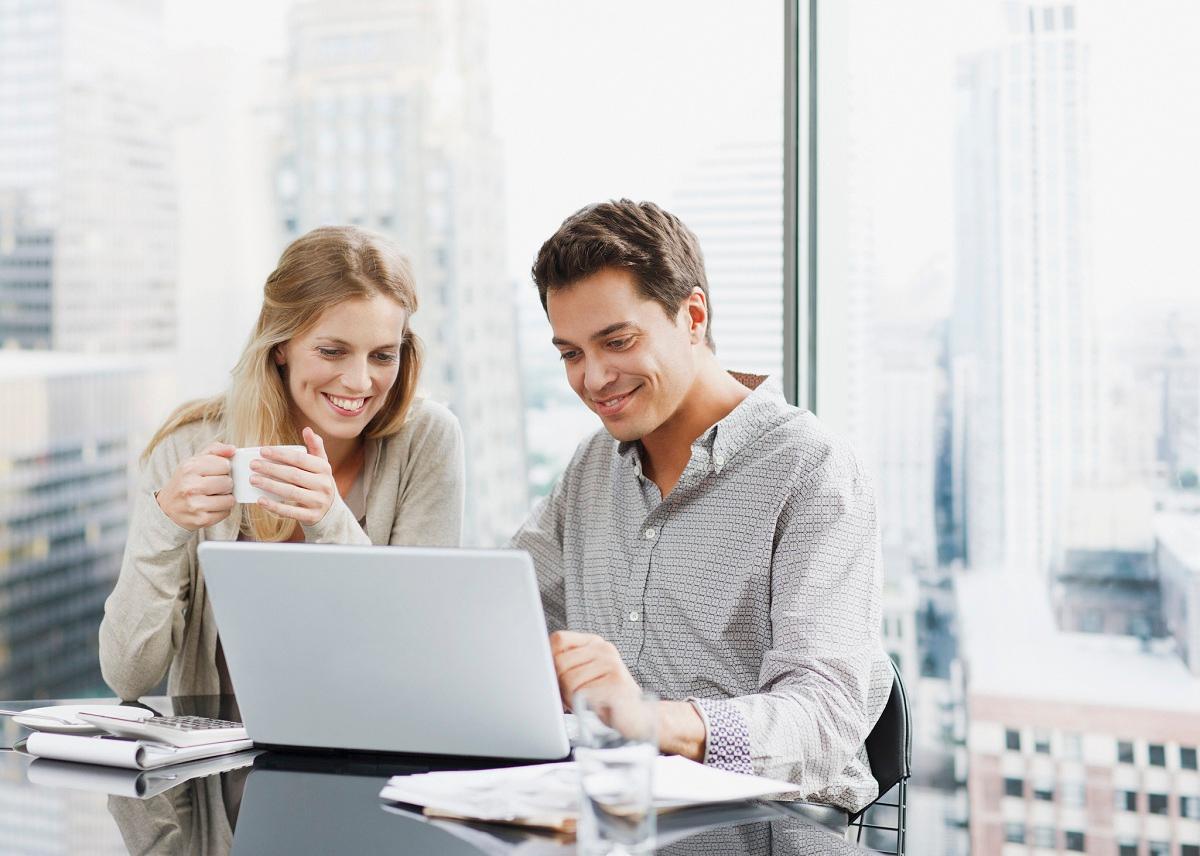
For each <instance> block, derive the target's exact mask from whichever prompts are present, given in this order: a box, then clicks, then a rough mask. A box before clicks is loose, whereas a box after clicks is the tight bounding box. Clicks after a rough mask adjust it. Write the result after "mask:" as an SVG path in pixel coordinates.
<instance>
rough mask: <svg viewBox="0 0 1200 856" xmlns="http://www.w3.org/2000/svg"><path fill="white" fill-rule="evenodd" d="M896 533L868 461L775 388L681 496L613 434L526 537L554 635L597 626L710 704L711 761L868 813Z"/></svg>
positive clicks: (887, 672) (654, 676)
mask: <svg viewBox="0 0 1200 856" xmlns="http://www.w3.org/2000/svg"><path fill="white" fill-rule="evenodd" d="M755 380H761V378H756V379H755ZM878 542H879V538H878V528H877V526H876V520H875V501H874V495H873V493H872V489H871V485H870V483H869V480H868V479H867V477H866V476H865V474H864V473H863V471H862V469H861V468H860V467H859V465H858V462H857V461H856V459H855V458H854V455H853V454H852V453H851V451H850V450H849V448H848V447H847V446H846V444H845V443H844V442H843V441H842V440H840V439H838V438H837V437H835V436H833V435H832V434H830V433H829V432H828V431H826V430H825V428H823V427H822V426H821V424H820V423H819V422H818V421H817V419H816V417H814V416H813V415H812V414H811V413H809V412H807V411H802V410H799V409H797V408H796V407H793V406H791V405H789V404H787V402H786V401H785V400H784V399H783V396H782V395H781V394H780V392H779V386H778V384H777V383H772V382H768V383H763V384H761V385H760V386H758V388H757V389H755V390H754V391H753V392H752V393H751V394H750V395H749V396H748V397H747V398H746V399H745V400H744V401H743V402H742V403H741V404H740V405H739V406H738V407H737V408H735V409H734V410H733V412H731V413H730V414H729V415H728V416H726V417H725V418H724V419H722V420H721V421H720V422H718V423H717V424H716V425H714V426H713V427H712V428H710V429H709V430H708V431H706V432H704V434H702V435H701V436H700V437H699V438H697V439H696V441H695V442H694V443H693V444H692V455H691V460H690V461H689V462H688V465H687V467H686V468H685V469H684V471H683V475H682V476H681V477H680V479H679V482H678V484H677V485H676V486H675V488H674V489H673V490H672V491H671V492H670V494H668V496H667V498H666V499H665V500H664V499H663V498H662V496H661V494H660V492H659V490H658V487H657V485H655V484H654V482H653V481H651V480H650V479H649V478H647V477H646V476H644V475H643V474H642V468H641V457H640V445H639V444H638V443H618V442H617V441H616V440H615V439H614V438H613V437H612V436H611V435H610V434H608V432H607V431H604V430H600V431H598V432H597V433H596V434H594V435H593V436H592V437H590V438H589V439H588V440H585V441H584V442H583V443H582V444H580V446H579V448H578V450H577V451H576V452H575V456H574V457H573V458H572V460H571V463H570V464H569V465H568V467H567V469H566V471H565V472H564V473H563V475H562V478H561V479H560V480H559V482H558V484H557V485H555V487H554V490H553V491H552V492H551V493H550V495H549V496H548V497H546V498H545V499H544V500H543V501H542V502H541V504H539V505H538V507H537V508H535V509H534V511H533V513H532V514H531V515H530V517H529V519H528V520H527V521H526V523H525V525H524V526H523V527H522V528H521V530H520V531H519V532H518V533H517V534H516V536H514V538H513V542H512V544H513V546H514V547H517V548H520V549H524V550H528V551H529V552H530V554H531V555H532V556H533V560H534V565H535V567H536V569H537V576H538V583H539V585H540V588H541V594H542V603H543V606H544V608H545V612H546V621H547V624H548V625H549V628H550V630H559V629H570V630H576V631H582V632H587V633H596V634H598V635H600V636H602V637H604V638H605V639H608V640H609V641H611V642H612V643H614V644H615V645H616V647H617V650H618V651H619V652H620V654H621V657H622V659H623V660H624V661H625V664H626V665H627V666H628V667H629V670H630V672H631V673H632V675H633V677H634V679H635V680H636V681H637V682H638V683H639V684H641V685H642V686H643V687H644V688H646V689H649V690H653V691H655V692H657V693H658V694H659V695H660V696H662V697H663V698H673V699H691V700H692V701H693V704H694V705H695V706H696V709H697V710H698V711H699V712H700V715H701V717H702V718H703V719H704V721H705V726H706V728H707V730H708V737H707V749H706V757H705V759H704V760H705V763H708V764H713V765H716V766H721V767H724V768H726V769H733V770H739V771H743V772H751V771H753V772H755V773H759V774H762V775H766V776H772V777H775V778H782V779H786V780H788V781H792V782H795V783H796V794H795V795H794V796H796V797H798V798H804V799H808V800H813V801H819V802H825V803H830V804H833V805H838V806H841V807H843V808H845V809H847V810H850V811H855V810H857V809H859V808H861V807H863V806H865V805H866V804H867V803H869V802H870V801H871V800H873V799H874V798H875V796H876V790H877V788H876V785H875V781H874V779H872V778H871V773H870V767H869V766H868V764H867V759H866V751H865V749H864V747H863V741H864V739H865V738H866V735H867V732H868V731H869V730H870V729H871V727H872V726H873V725H874V724H875V721H876V720H877V719H878V718H879V714H880V712H881V711H882V710H883V707H884V704H885V703H886V702H887V697H888V693H889V691H890V689H891V669H890V667H889V665H888V663H887V659H886V655H885V654H884V653H883V649H882V647H881V645H880V637H879V626H880V589H881V572H880V562H879V556H878V554H879V543H878Z"/></svg>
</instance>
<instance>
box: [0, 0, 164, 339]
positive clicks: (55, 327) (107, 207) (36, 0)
mask: <svg viewBox="0 0 1200 856" xmlns="http://www.w3.org/2000/svg"><path fill="white" fill-rule="evenodd" d="M162 44H163V37H162V9H161V4H159V3H154V2H146V0H32V2H20V3H10V4H8V5H7V6H5V7H4V8H3V9H2V10H0V80H3V81H4V85H3V86H0V128H3V129H4V133H3V134H0V344H6V345H8V346H18V347H39V348H40V347H52V348H56V349H61V350H70V351H109V352H135V351H149V350H169V349H170V348H172V347H173V346H174V341H175V337H176V317H175V299H176V295H175V284H176V283H175V274H176V270H175V263H176V254H175V243H176V233H175V229H176V222H177V221H176V217H177V214H176V208H175V196H174V185H173V180H172V173H171V155H170V136H169V133H168V130H167V123H166V112H165V109H164V105H163V98H162V91H161V88H160V87H161V82H162V68H163V65H164V62H163V60H164V56H165V54H164V51H163V48H162Z"/></svg>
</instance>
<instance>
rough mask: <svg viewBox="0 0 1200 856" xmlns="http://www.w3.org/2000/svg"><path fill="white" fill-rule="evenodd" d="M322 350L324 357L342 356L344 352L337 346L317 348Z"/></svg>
mask: <svg viewBox="0 0 1200 856" xmlns="http://www.w3.org/2000/svg"><path fill="white" fill-rule="evenodd" d="M317 350H318V351H320V352H321V356H322V357H340V356H341V355H342V352H341V351H339V350H338V349H337V348H317Z"/></svg>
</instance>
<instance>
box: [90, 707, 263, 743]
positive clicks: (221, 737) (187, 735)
mask: <svg viewBox="0 0 1200 856" xmlns="http://www.w3.org/2000/svg"><path fill="white" fill-rule="evenodd" d="M77 715H78V717H79V718H80V719H82V720H84V721H85V722H89V723H91V724H92V725H95V726H96V727H97V728H103V729H104V730H105V731H107V732H108V733H110V734H115V735H117V736H118V737H132V738H134V739H136V740H150V741H152V742H154V743H166V744H167V745H169V746H178V747H180V748H186V747H189V746H202V745H205V744H207V743H225V742H227V741H230V740H246V739H248V738H247V735H246V727H245V726H244V725H242V723H240V722H230V721H229V720H227V719H209V718H208V717H204V716H159V715H158V714H156V713H154V711H152V710H145V709H143V708H140V707H129V706H114V707H111V708H106V709H105V712H104V713H99V712H96V711H89V712H87V713H84V712H82V711H80V712H79V713H78V714H77Z"/></svg>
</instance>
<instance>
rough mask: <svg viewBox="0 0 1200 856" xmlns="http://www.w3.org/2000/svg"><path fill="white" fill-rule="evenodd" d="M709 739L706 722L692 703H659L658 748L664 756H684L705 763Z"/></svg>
mask: <svg viewBox="0 0 1200 856" xmlns="http://www.w3.org/2000/svg"><path fill="white" fill-rule="evenodd" d="M707 737H708V734H707V732H706V731H705V728H704V720H703V719H702V718H701V717H700V714H699V713H697V712H696V708H694V707H692V704H691V702H686V701H660V702H659V703H658V748H659V751H661V752H662V753H663V754H664V755H682V756H683V757H684V758H690V759H692V760H693V761H703V760H704V744H705V740H706V739H707Z"/></svg>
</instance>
